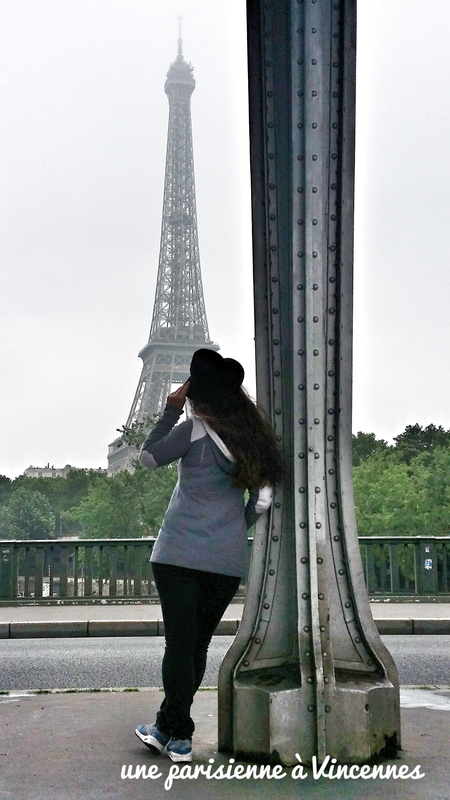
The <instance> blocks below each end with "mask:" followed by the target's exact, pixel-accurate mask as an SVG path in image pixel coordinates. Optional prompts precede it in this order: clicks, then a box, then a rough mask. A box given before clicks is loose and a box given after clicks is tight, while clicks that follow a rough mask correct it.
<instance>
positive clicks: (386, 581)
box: [0, 536, 450, 605]
mask: <svg viewBox="0 0 450 800" xmlns="http://www.w3.org/2000/svg"><path fill="white" fill-rule="evenodd" d="M154 542H155V539H154V538H151V539H77V540H70V539H51V540H33V541H31V540H6V541H5V540H3V541H0V604H3V605H11V604H14V603H21V602H22V603H23V602H27V601H29V602H35V603H52V602H63V601H64V600H67V601H68V602H96V601H97V602H108V601H116V602H117V601H121V602H134V601H137V600H140V599H141V600H146V601H147V602H158V594H157V591H156V586H155V583H154V580H153V575H152V568H151V563H150V555H151V551H152V548H153V545H154ZM252 542H253V540H252V539H249V549H248V559H247V572H248V565H249V563H250V553H251V546H252ZM359 543H360V547H361V556H362V561H363V569H364V576H365V579H366V586H367V590H368V594H369V595H370V596H371V597H376V596H380V597H389V596H391V597H402V596H403V597H415V596H417V597H421V596H422V597H423V596H428V595H433V596H438V595H450V536H429V537H425V536H390V537H384V536H370V537H369V536H363V537H360V539H359ZM247 572H246V575H245V576H244V578H243V580H242V582H241V585H240V587H239V590H238V592H237V596H238V597H239V596H240V597H243V596H244V595H245V583H246V578H247Z"/></svg>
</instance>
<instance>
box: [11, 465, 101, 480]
mask: <svg viewBox="0 0 450 800" xmlns="http://www.w3.org/2000/svg"><path fill="white" fill-rule="evenodd" d="M71 469H76V467H71V466H70V464H66V466H65V467H55V466H50V464H47V466H46V467H33V466H30V467H28V469H26V470H25V471H24V473H23V474H24V476H25V478H67V476H68V474H69V472H70V470H71ZM85 471H86V472H87V470H85ZM90 471H91V470H90ZM92 472H106V469H101V468H100V467H99V468H98V469H95V470H92Z"/></svg>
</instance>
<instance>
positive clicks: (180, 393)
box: [167, 381, 190, 409]
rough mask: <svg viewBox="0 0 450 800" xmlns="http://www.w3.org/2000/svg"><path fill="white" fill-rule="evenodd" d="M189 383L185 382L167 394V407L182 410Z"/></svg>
mask: <svg viewBox="0 0 450 800" xmlns="http://www.w3.org/2000/svg"><path fill="white" fill-rule="evenodd" d="M189 384H190V381H185V382H184V383H183V385H182V386H180V387H179V388H178V389H176V390H175V392H172V394H169V396H168V398H167V403H168V405H169V406H175V408H179V409H182V408H183V407H184V404H185V401H186V395H187V392H188V389H189Z"/></svg>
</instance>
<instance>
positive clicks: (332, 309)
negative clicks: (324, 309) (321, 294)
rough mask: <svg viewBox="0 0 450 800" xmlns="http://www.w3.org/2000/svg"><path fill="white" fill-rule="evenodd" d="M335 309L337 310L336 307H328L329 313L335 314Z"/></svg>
mask: <svg viewBox="0 0 450 800" xmlns="http://www.w3.org/2000/svg"><path fill="white" fill-rule="evenodd" d="M335 310H336V309H334V308H329V309H328V313H329V314H334V312H335Z"/></svg>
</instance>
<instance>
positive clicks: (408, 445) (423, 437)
mask: <svg viewBox="0 0 450 800" xmlns="http://www.w3.org/2000/svg"><path fill="white" fill-rule="evenodd" d="M394 442H395V450H394V452H395V454H396V456H397V458H398V460H399V461H402V462H403V463H405V464H410V463H411V461H412V459H413V458H415V457H416V456H418V455H420V454H421V453H424V452H432V451H433V450H434V449H436V447H448V446H449V445H450V431H446V430H444V428H443V427H442V425H439V427H438V428H437V427H436V425H427V427H426V428H423V427H422V426H421V425H418V424H416V425H407V426H406V428H405V430H404V431H403V433H400V434H399V436H394Z"/></svg>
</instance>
